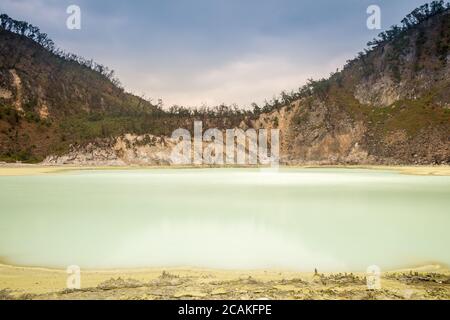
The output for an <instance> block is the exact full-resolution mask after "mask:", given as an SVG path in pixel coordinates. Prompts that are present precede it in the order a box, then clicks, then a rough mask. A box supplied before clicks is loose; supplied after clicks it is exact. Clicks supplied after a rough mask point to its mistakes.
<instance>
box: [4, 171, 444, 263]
mask: <svg viewBox="0 0 450 320" xmlns="http://www.w3.org/2000/svg"><path fill="white" fill-rule="evenodd" d="M0 219H1V223H0V259H2V260H3V261H6V262H8V263H14V264H20V265H32V266H49V267H67V266H69V265H79V266H80V267H82V268H116V267H170V266H191V267H207V268H220V269H268V268H283V269H292V270H299V271H311V270H314V268H318V269H319V270H322V271H358V270H361V271H363V270H365V269H366V268H367V267H368V266H370V265H374V264H375V265H378V266H380V267H381V268H383V269H394V268H401V267H411V266H416V265H422V264H427V263H440V264H445V265H450V250H449V244H450V232H449V228H450V177H432V176H410V175H401V174H398V173H395V172H383V171H369V170H356V169H282V170H280V171H279V172H270V171H261V170H259V169H179V170H178V169H157V170H120V171H119V170H110V171H101V170H99V171H73V172H67V173H58V174H52V175H44V176H21V177H0Z"/></svg>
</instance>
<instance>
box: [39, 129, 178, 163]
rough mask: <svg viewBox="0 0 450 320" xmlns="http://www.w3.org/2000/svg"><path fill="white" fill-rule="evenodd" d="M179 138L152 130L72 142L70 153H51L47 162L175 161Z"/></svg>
mask: <svg viewBox="0 0 450 320" xmlns="http://www.w3.org/2000/svg"><path fill="white" fill-rule="evenodd" d="M174 145H175V141H173V140H172V139H169V138H167V137H156V136H153V135H150V134H147V135H142V136H138V135H133V134H125V135H123V136H121V137H118V138H115V139H108V140H101V141H97V142H91V143H89V144H87V145H85V146H72V147H71V150H70V151H69V153H67V154H64V155H61V156H55V155H53V156H48V157H47V158H46V159H45V160H44V161H43V164H44V165H68V164H69V165H77V166H124V165H163V164H171V160H170V154H171V151H172V148H173V146H174Z"/></svg>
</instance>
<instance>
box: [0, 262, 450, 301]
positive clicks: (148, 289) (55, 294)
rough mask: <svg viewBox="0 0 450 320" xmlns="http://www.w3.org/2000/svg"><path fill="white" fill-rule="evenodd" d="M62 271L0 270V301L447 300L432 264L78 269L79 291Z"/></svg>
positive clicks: (444, 275) (443, 277) (446, 288)
mask: <svg viewBox="0 0 450 320" xmlns="http://www.w3.org/2000/svg"><path fill="white" fill-rule="evenodd" d="M67 277H68V275H67V273H66V272H65V270H57V269H45V268H30V267H16V266H8V265H0V300H1V299H39V300H41V299H52V300H53V299H70V300H74V299H138V300H139V299H340V300H346V299H427V300H428V299H450V271H449V270H448V269H446V268H442V267H440V266H436V265H430V266H424V267H421V268H416V269H411V270H410V269H408V270H399V271H396V272H387V273H383V274H382V278H381V289H380V290H375V291H373V290H368V288H367V283H366V278H365V274H363V273H355V274H351V273H349V274H329V273H327V274H321V273H320V272H319V273H318V274H314V272H312V273H299V272H289V271H277V270H266V271H264V270H259V271H224V270H205V269H195V268H167V269H134V270H127V269H123V270H82V271H81V289H79V290H68V289H66V281H67Z"/></svg>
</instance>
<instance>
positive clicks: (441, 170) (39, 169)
mask: <svg viewBox="0 0 450 320" xmlns="http://www.w3.org/2000/svg"><path fill="white" fill-rule="evenodd" d="M181 168H183V169H186V168H205V167H198V166H197V167H195V166H192V167H191V166H126V167H101V166H100V167H89V166H85V167H82V166H79V167H77V166H42V165H27V164H5V163H2V164H0V176H27V175H44V174H56V173H60V172H67V171H74V170H124V169H126V170H135V169H181ZM281 168H303V169H307V168H342V169H370V170H392V171H398V172H400V173H401V174H411V175H434V176H450V166H360V165H354V166H344V165H342V166H281Z"/></svg>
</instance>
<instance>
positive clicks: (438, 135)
mask: <svg viewBox="0 0 450 320" xmlns="http://www.w3.org/2000/svg"><path fill="white" fill-rule="evenodd" d="M449 47H450V10H448V9H447V10H445V11H444V12H443V13H440V14H438V15H435V16H433V17H430V18H428V19H426V20H424V21H423V22H420V23H418V24H417V25H415V26H413V27H411V28H409V29H408V30H405V31H403V32H400V33H399V34H398V35H397V36H396V37H395V38H394V39H392V40H389V41H386V42H384V43H382V44H380V45H379V46H378V47H376V48H375V49H374V50H373V51H370V52H367V53H365V54H360V55H359V57H358V58H357V59H355V60H353V61H350V62H349V63H348V65H347V66H346V67H345V68H344V70H343V71H341V72H338V73H336V74H333V75H332V76H331V77H330V78H329V79H324V80H320V81H315V82H311V83H310V85H309V87H308V90H310V91H311V93H310V94H306V95H305V96H304V97H302V98H299V99H296V100H295V101H292V102H290V103H289V105H287V106H284V107H282V108H281V109H280V110H276V111H274V112H272V113H268V114H263V115H262V116H261V117H260V119H259V120H258V121H257V122H256V123H255V125H256V126H262V127H267V126H271V127H274V126H275V125H274V123H278V124H279V126H280V127H281V128H282V133H283V151H284V152H283V154H284V159H285V161H286V162H291V163H292V162H294V163H305V162H308V163H311V162H312V163H329V164H333V163H405V164H425V163H427V164H430V163H431V164H434V163H436V164H440V163H449V162H450V140H449V139H450V51H449ZM275 120H276V121H275Z"/></svg>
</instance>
